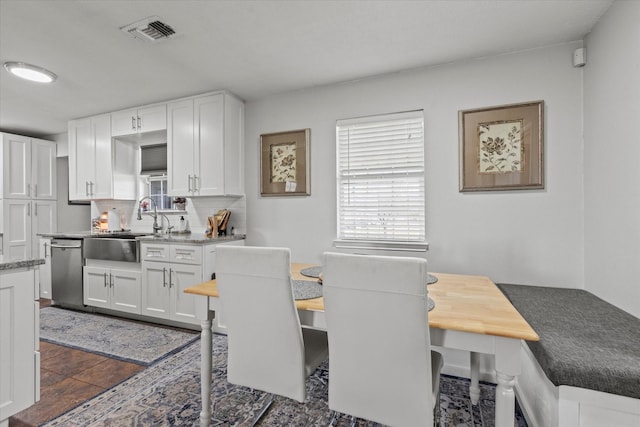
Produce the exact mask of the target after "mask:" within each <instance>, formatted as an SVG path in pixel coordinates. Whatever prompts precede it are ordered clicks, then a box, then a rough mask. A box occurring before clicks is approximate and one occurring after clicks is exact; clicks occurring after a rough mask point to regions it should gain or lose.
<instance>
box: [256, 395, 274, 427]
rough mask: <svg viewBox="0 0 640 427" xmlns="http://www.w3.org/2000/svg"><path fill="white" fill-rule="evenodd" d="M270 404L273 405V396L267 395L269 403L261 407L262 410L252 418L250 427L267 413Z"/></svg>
mask: <svg viewBox="0 0 640 427" xmlns="http://www.w3.org/2000/svg"><path fill="white" fill-rule="evenodd" d="M272 403H273V395H269V401H268V402H267V403H266V404H265V405H264V406H263V407H262V409H261V410H260V413H259V414H258V415H257V416H256V417H255V418H254V420H253V422H252V423H251V427H254V426H255V425H256V424H257V423H258V421H260V419H261V418H262V417H263V416H264V414H266V413H267V411H268V410H269V408H270V407H271V404H272Z"/></svg>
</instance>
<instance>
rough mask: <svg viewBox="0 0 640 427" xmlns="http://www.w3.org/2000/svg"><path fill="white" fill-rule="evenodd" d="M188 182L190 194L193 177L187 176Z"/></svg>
mask: <svg viewBox="0 0 640 427" xmlns="http://www.w3.org/2000/svg"><path fill="white" fill-rule="evenodd" d="M187 177H188V180H189V190H188V191H189V193H191V175H187Z"/></svg>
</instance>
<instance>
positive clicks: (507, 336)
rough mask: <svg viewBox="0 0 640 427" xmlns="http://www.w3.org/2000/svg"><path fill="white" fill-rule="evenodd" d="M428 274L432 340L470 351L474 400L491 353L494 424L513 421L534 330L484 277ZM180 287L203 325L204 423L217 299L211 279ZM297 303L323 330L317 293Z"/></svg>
mask: <svg viewBox="0 0 640 427" xmlns="http://www.w3.org/2000/svg"><path fill="white" fill-rule="evenodd" d="M311 267H318V266H317V265H316V264H302V263H292V264H291V278H292V279H293V280H316V279H314V278H310V277H307V276H304V275H303V274H302V273H301V270H303V269H307V268H311ZM430 274H431V275H432V276H434V277H435V278H437V282H436V283H434V284H430V285H428V288H427V289H428V296H429V298H431V299H432V300H433V301H434V302H435V308H434V309H433V310H432V311H430V312H429V316H428V317H429V329H430V336H431V345H434V346H441V347H443V348H448V349H456V350H466V351H469V352H470V354H471V386H470V394H471V401H472V402H473V403H474V404H475V403H477V401H478V398H479V395H480V388H479V386H478V376H479V366H480V362H479V355H480V354H489V355H493V356H495V370H496V381H497V386H496V410H495V418H496V419H495V426H496V427H507V426H513V417H514V411H515V394H514V385H515V380H516V377H517V375H518V374H519V373H520V343H521V341H522V340H526V341H539V339H540V338H539V337H538V334H536V332H535V331H534V330H533V329H532V328H531V326H529V324H528V323H527V322H526V321H525V320H524V318H523V317H522V316H521V315H520V313H519V312H518V310H516V309H515V307H513V305H512V304H511V303H510V302H509V300H508V299H507V298H506V297H505V296H504V295H503V294H502V292H501V291H500V290H499V289H498V287H497V286H496V285H495V284H494V283H493V282H492V281H491V279H489V278H488V277H485V276H471V275H461V274H443V273H430ZM184 292H186V293H188V294H194V295H198V296H200V297H201V298H196V315H197V317H198V318H199V319H200V322H201V327H202V332H201V372H200V373H201V398H202V411H201V412H200V425H201V426H202V427H204V426H208V425H209V421H210V419H211V381H212V377H211V369H212V366H211V365H212V339H213V334H212V321H213V318H214V316H215V313H216V311H218V312H219V310H220V299H219V294H218V288H217V285H216V281H215V280H209V281H207V282H204V283H201V284H199V285H196V286H192V287H190V288H187V289H185V291H184ZM296 307H297V308H298V314H299V317H300V323H301V324H302V325H305V326H310V327H315V328H318V329H325V330H326V322H325V318H324V299H323V298H322V297H320V298H314V299H306V300H297V301H296ZM382 315H384V313H381V316H382Z"/></svg>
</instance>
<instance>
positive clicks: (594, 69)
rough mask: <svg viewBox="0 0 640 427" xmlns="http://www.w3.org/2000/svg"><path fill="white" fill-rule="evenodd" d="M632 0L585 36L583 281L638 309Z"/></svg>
mask: <svg viewBox="0 0 640 427" xmlns="http://www.w3.org/2000/svg"><path fill="white" fill-rule="evenodd" d="M639 22H640V2H637V1H616V2H615V3H614V4H613V6H612V7H611V8H610V9H609V10H608V11H607V13H606V14H605V15H604V16H603V17H602V18H601V19H600V20H599V21H598V23H597V25H596V26H595V28H594V29H593V31H592V32H591V34H589V36H588V37H587V38H586V39H585V46H586V48H587V65H586V66H585V68H584V75H585V77H584V93H585V107H584V139H585V283H586V289H588V290H589V291H591V292H593V293H594V294H596V295H598V296H600V297H601V298H603V299H605V300H607V301H609V302H611V303H613V304H615V305H617V306H619V307H621V308H623V309H625V310H626V311H628V312H630V313H631V314H633V315H635V316H638V317H640V137H639V136H638V135H640V134H639V133H638V129H637V128H636V126H638V122H639V120H640V24H639Z"/></svg>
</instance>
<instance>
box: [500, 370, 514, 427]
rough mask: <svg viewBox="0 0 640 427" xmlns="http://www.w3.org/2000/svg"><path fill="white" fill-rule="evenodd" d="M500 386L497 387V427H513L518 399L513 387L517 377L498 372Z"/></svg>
mask: <svg viewBox="0 0 640 427" xmlns="http://www.w3.org/2000/svg"><path fill="white" fill-rule="evenodd" d="M496 374H497V377H498V386H497V387H496V427H502V426H505V427H506V426H512V425H513V417H514V415H515V412H516V398H515V393H514V392H513V386H514V385H515V383H516V377H515V376H513V375H508V374H504V373H502V372H496Z"/></svg>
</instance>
